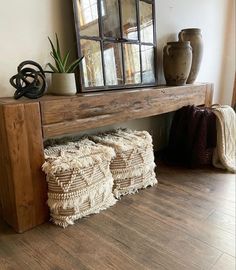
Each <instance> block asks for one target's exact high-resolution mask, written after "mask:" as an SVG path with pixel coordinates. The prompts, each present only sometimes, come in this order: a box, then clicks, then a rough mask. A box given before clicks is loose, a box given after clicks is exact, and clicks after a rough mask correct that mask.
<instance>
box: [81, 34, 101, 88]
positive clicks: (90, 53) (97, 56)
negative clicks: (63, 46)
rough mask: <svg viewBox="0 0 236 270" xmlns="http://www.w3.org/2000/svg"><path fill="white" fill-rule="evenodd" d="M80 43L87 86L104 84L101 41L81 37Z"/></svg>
mask: <svg viewBox="0 0 236 270" xmlns="http://www.w3.org/2000/svg"><path fill="white" fill-rule="evenodd" d="M80 44H81V52H82V55H84V59H83V60H82V66H83V75H84V85H85V87H94V86H102V85H104V84H103V72H102V58H101V48H100V42H98V41H93V40H86V39H81V42H80Z"/></svg>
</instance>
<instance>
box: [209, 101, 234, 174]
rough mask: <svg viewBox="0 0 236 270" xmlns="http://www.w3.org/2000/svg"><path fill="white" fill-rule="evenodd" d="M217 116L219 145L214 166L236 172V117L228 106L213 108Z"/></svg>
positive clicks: (216, 149) (214, 156) (214, 155)
mask: <svg viewBox="0 0 236 270" xmlns="http://www.w3.org/2000/svg"><path fill="white" fill-rule="evenodd" d="M213 112H214V114H215V115H216V119H217V121H216V127H217V145H216V148H215V150H214V153H213V165H214V166H215V167H217V168H223V169H226V170H228V171H230V172H236V157H235V155H236V116H235V112H234V110H233V109H232V108H231V107H230V106H227V105H224V106H220V105H215V106H213Z"/></svg>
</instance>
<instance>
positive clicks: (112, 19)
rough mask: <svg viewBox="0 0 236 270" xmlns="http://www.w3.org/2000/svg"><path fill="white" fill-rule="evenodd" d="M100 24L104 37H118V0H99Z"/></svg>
mask: <svg viewBox="0 0 236 270" xmlns="http://www.w3.org/2000/svg"><path fill="white" fill-rule="evenodd" d="M101 6H102V26H103V35H104V36H105V37H113V38H119V37H120V20H119V5H118V0H101Z"/></svg>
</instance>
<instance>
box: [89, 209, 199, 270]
mask: <svg viewBox="0 0 236 270" xmlns="http://www.w3.org/2000/svg"><path fill="white" fill-rule="evenodd" d="M104 216H106V218H104V217H103V216H102V215H96V216H94V217H93V218H91V219H88V220H87V222H86V226H89V228H90V229H91V230H93V231H94V232H96V233H98V234H100V235H102V236H103V237H105V238H106V239H107V240H109V241H112V242H113V243H114V244H115V245H117V246H118V247H119V248H120V249H123V250H125V253H127V254H129V256H130V257H132V258H133V259H134V260H136V261H138V262H140V263H142V264H143V265H144V266H145V267H147V268H148V269H168V270H176V269H182V270H184V269H186V270H187V269H189V268H190V266H189V265H188V264H185V263H183V261H182V260H180V259H178V258H177V257H176V256H174V255H173V254H171V253H168V252H167V251H166V250H164V249H163V248H162V247H161V246H160V245H159V244H158V243H154V242H153V240H150V238H149V237H145V236H144V235H141V234H139V233H138V232H137V231H135V230H133V229H132V228H130V227H129V226H126V225H125V224H124V223H123V222H119V219H118V218H113V217H109V218H108V216H107V214H104ZM191 269H200V267H197V266H193V265H192V266H191Z"/></svg>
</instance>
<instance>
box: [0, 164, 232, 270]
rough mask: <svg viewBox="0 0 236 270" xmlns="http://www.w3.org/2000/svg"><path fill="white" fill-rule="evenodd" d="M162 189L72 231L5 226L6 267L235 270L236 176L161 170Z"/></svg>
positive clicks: (1, 250) (2, 263)
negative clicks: (20, 231) (16, 230)
mask: <svg viewBox="0 0 236 270" xmlns="http://www.w3.org/2000/svg"><path fill="white" fill-rule="evenodd" d="M157 175H158V176H157V177H158V180H159V184H158V186H157V187H153V188H148V189H146V190H141V191H140V192H139V193H137V194H135V195H130V196H125V197H123V198H122V199H121V201H119V202H118V203H117V204H116V205H115V206H113V207H111V208H110V209H108V210H106V211H103V212H101V213H100V214H97V215H93V216H90V217H88V218H84V219H82V220H80V221H78V222H77V223H76V225H74V226H70V227H68V228H66V229H61V228H59V227H56V226H54V225H51V224H50V223H46V224H43V225H41V226H38V227H37V228H35V229H33V230H31V231H28V232H26V233H24V234H15V233H14V232H13V231H12V230H11V229H10V228H9V227H8V226H7V225H6V224H5V223H4V222H3V221H0V270H5V269H13V270H18V269H19V270H22V269H23V270H28V269H30V270H37V269H40V270H42V269H43V270H44V269H53V270H67V269H76V270H77V269H79V270H84V269H89V270H90V269H95V270H110V269H119V270H132V269H135V270H139V269H140V270H143V269H155V270H159V269H160V270H162V269H168V270H177V269H179V270H192V269H193V270H195V269H196V270H197V269H206V270H234V269H235V175H233V174H228V173H224V172H222V171H220V170H215V169H200V170H188V169H183V168H178V167H172V168H170V167H165V166H164V165H160V166H158V168H157Z"/></svg>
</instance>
